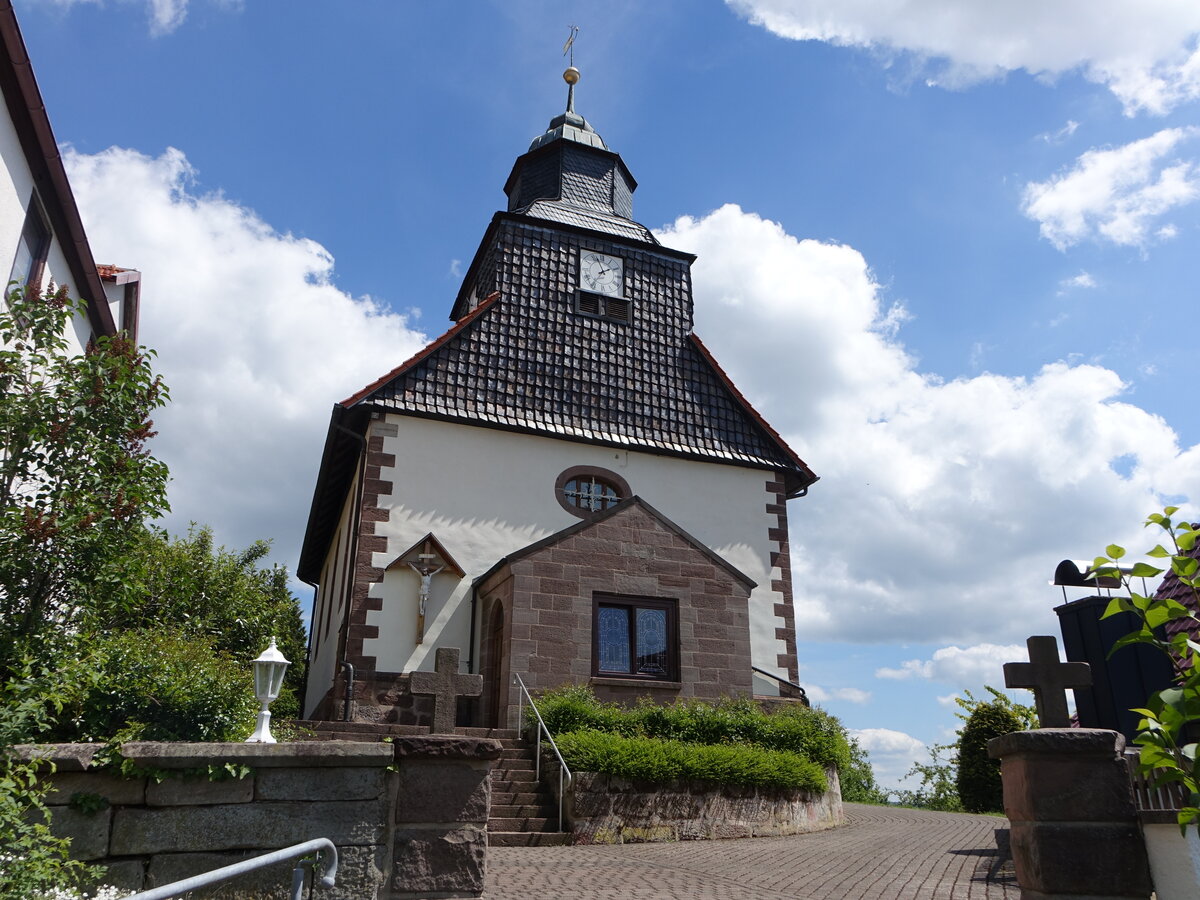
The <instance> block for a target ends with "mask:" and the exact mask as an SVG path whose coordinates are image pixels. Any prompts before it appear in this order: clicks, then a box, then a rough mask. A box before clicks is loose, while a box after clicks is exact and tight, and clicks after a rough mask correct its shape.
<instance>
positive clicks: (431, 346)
mask: <svg viewBox="0 0 1200 900" xmlns="http://www.w3.org/2000/svg"><path fill="white" fill-rule="evenodd" d="M499 299H500V292H499V291H492V292H491V293H490V294H488V295H487V296H486V297H484V298H483V300H482V301H480V303H479V305H478V306H477V307H475V308H474V309H473V310H471V311H470V312H469V313H467V314H466V315H465V316H463V317H462V318H461V319H459V320H458V321H457V322H455V323H454V324H453V325H451V326H450V328H449V329H447V331H446V332H445V333H444V334H443V335H442V336H441V337H439V338H437V339H436V340H434V341H432V342H430V343H428V344H426V345H425V346H424V347H422V348H421V349H420V350H418V351H417V352H416V353H415V354H414V355H413V356H411V357H409V358H408V359H406V360H405V361H404V362H402V363H400V365H398V366H396V368H394V369H392V371H390V372H388V373H387V374H386V375H383V376H381V377H380V378H376V379H375V380H374V381H372V382H371V383H370V384H368V385H367V386H366V387H365V388H363V389H362V390H361V391H358V392H357V393H355V394H351V395H350V396H349V397H347V398H346V399H345V400H343V401H342V402H341V403H339V404H338V406H345V407H350V406H353V405H354V404H356V403H358V402H360V401H361V400H362V399H363V398H364V397H366V396H367V395H368V394H370V393H371V392H372V391H375V390H378V389H379V388H381V387H383V386H384V385H385V384H387V383H388V382H389V381H391V380H392V379H393V378H396V377H397V376H399V375H402V374H404V372H405V370H407V369H409V368H411V367H413V366H415V365H416V364H417V363H419V362H421V361H422V360H423V359H425V358H426V357H428V356H429V355H430V354H432V353H434V352H435V351H437V350H439V349H441V348H442V347H443V346H445V345H446V344H447V343H448V342H449V341H450V339H451V338H453V337H455V336H456V335H458V334H459V333H460V332H462V331H463V330H464V329H465V328H466V327H467V326H468V325H470V324H471V323H472V322H474V321H475V320H476V319H478V318H479V317H480V316H481V315H483V314H484V312H486V311H487V310H489V309H491V307H492V306H493V305H494V304H495V303H496V301H497V300H499Z"/></svg>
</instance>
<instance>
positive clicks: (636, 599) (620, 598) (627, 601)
mask: <svg viewBox="0 0 1200 900" xmlns="http://www.w3.org/2000/svg"><path fill="white" fill-rule="evenodd" d="M602 606H606V607H624V608H626V609H628V610H630V611H631V612H632V611H635V610H638V609H663V610H666V613H667V671H666V672H664V673H663V674H661V675H645V674H641V673H638V672H614V671H611V670H609V669H601V668H600V608H601V607H602ZM636 622H637V617H636V616H632V615H631V616H630V620H629V623H630V629H629V643H630V647H629V656H630V664H631V665H630V667H631V668H633V665H632V664H633V661H634V659H635V657H636V652H637V651H636V646H637V644H636V642H637V629H636ZM679 657H680V647H679V600H678V599H676V598H674V597H641V596H635V595H630V594H608V593H604V592H601V591H597V592H595V593H594V594H592V677H593V678H598V679H617V678H622V679H632V680H635V681H645V682H652V683H659V682H669V683H677V682H678V681H679V671H680V670H679Z"/></svg>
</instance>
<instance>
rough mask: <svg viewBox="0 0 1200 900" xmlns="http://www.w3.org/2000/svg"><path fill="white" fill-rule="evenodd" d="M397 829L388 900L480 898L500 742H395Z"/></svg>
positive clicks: (438, 738)
mask: <svg viewBox="0 0 1200 900" xmlns="http://www.w3.org/2000/svg"><path fill="white" fill-rule="evenodd" d="M393 743H394V746H395V749H396V768H397V770H398V778H399V787H398V790H397V792H396V808H395V813H394V816H395V824H394V828H395V830H394V832H393V840H392V868H391V874H390V878H389V883H388V890H387V892H385V893H384V894H382V895H381V896H382V897H383V898H386V900H402V898H424V897H480V896H482V895H483V876H484V859H485V856H486V854H487V820H488V813H489V809H490V804H491V783H490V772H491V769H492V766H494V765H495V764H496V760H497V759H499V758H500V755H501V753H502V752H503V750H502V748H501V745H500V742H499V741H494V740H490V739H487V738H471V737H460V736H457V735H429V736H427V737H426V736H414V737H397V738H395V740H394V742H393Z"/></svg>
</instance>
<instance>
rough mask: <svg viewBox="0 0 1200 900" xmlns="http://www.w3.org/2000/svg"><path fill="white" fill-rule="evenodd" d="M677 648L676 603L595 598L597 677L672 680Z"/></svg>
mask: <svg viewBox="0 0 1200 900" xmlns="http://www.w3.org/2000/svg"><path fill="white" fill-rule="evenodd" d="M676 647H677V639H676V637H675V601H673V600H658V599H650V598H646V599H641V598H629V599H626V598H618V597H608V596H605V597H603V598H597V600H596V617H595V665H594V667H593V668H594V670H595V673H596V674H597V675H625V676H636V677H640V678H656V679H662V680H668V681H669V680H673V679H674V678H675V677H676V676H675V655H676Z"/></svg>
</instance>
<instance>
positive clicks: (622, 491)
mask: <svg viewBox="0 0 1200 900" xmlns="http://www.w3.org/2000/svg"><path fill="white" fill-rule="evenodd" d="M554 494H555V497H556V499H557V500H558V502H559V505H560V506H562V508H563V509H565V510H566V511H567V512H569V513H571V514H572V515H576V516H580V517H585V516H590V515H592V514H593V513H598V512H603V511H604V510H606V509H611V508H612V507H614V506H616V505H617V504H618V503H620V502H621V501H622V500H625V499H627V498H628V497H629V496H630V491H629V485H628V484H627V483H626V482H625V479H624V478H622V477H621V476H620V475H618V474H617V473H616V472H609V471H608V470H607V469H596V468H590V467H584V466H576V467H574V468H571V469H567V470H566V471H565V472H563V473H562V474H561V475H559V476H558V481H557V483H556V484H555V486H554Z"/></svg>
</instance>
